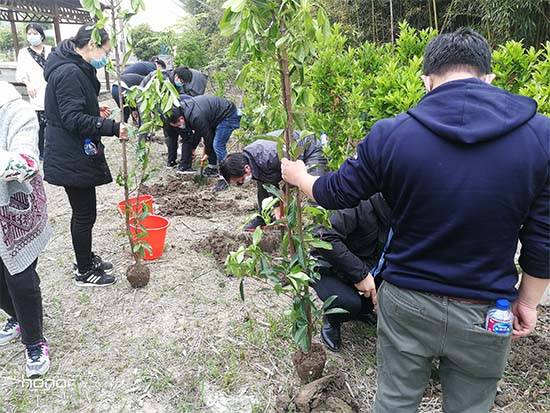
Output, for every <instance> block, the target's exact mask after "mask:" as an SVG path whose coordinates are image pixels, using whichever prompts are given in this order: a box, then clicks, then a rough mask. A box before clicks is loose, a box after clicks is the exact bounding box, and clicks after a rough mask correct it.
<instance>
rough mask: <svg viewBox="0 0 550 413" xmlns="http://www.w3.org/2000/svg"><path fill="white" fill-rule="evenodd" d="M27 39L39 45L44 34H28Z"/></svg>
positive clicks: (31, 43) (30, 42)
mask: <svg viewBox="0 0 550 413" xmlns="http://www.w3.org/2000/svg"><path fill="white" fill-rule="evenodd" d="M27 41H28V42H29V44H30V45H31V46H38V45H39V44H40V43H42V36H41V35H40V34H28V35H27Z"/></svg>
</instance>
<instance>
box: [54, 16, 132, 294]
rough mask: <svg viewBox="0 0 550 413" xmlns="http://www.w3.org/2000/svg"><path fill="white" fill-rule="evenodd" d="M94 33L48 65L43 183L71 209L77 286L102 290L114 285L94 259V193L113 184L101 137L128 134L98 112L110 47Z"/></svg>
mask: <svg viewBox="0 0 550 413" xmlns="http://www.w3.org/2000/svg"><path fill="white" fill-rule="evenodd" d="M92 31H93V26H82V27H81V28H80V30H79V31H78V33H77V35H76V36H75V37H73V38H71V39H68V40H65V41H63V42H61V43H60V44H59V46H58V47H57V48H56V50H55V51H53V52H52V53H51V54H50V56H49V57H48V61H47V63H46V68H45V72H44V76H45V78H46V80H47V81H48V86H47V88H46V100H45V109H46V117H47V119H48V126H47V127H46V145H45V152H44V178H45V180H46V181H47V182H49V183H50V184H52V185H57V186H63V187H64V188H65V191H66V193H67V196H68V198H69V203H70V204H71V208H72V218H71V235H72V240H73V247H74V251H75V255H76V263H77V264H76V265H75V268H74V271H75V278H76V282H77V285H80V286H105V285H109V284H113V283H114V282H115V278H114V277H113V276H112V275H110V272H112V269H113V267H112V265H111V264H109V263H107V262H103V261H102V260H101V259H100V258H99V257H98V256H96V255H94V254H93V253H92V229H93V226H94V223H95V219H96V190H95V187H96V186H99V185H104V184H108V183H110V182H112V180H113V179H112V177H111V173H110V171H109V166H108V165H107V161H106V160H105V153H104V146H103V144H102V143H101V136H115V135H116V136H120V138H121V139H127V132H126V129H125V128H121V125H120V124H119V123H118V122H115V121H113V120H111V119H107V116H108V114H109V110H108V108H100V107H99V103H98V95H99V90H100V83H99V81H98V79H97V75H96V70H97V69H99V68H101V67H104V66H105V65H106V63H107V62H108V60H109V57H108V56H109V53H110V48H111V46H110V42H109V35H108V34H107V32H106V31H105V30H100V37H101V44H100V45H98V44H96V43H95V42H94V41H92V40H91V37H92ZM87 139H90V140H91V142H92V143H93V144H94V145H95V148H96V149H95V151H94V150H93V147H92V148H91V149H92V150H91V151H90V150H88V154H87V153H86V152H85V150H84V144H85V141H86V140H87ZM93 152H95V154H94V153H93Z"/></svg>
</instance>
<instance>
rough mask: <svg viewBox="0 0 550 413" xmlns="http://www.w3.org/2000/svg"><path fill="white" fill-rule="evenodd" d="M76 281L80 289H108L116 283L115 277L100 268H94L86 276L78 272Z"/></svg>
mask: <svg viewBox="0 0 550 413" xmlns="http://www.w3.org/2000/svg"><path fill="white" fill-rule="evenodd" d="M74 279H75V283H76V285H77V286H78V287H107V286H108V285H112V284H114V283H115V282H116V278H115V277H113V276H112V275H111V274H106V273H105V271H103V270H102V269H101V268H99V267H94V268H92V269H91V270H90V271H88V272H87V273H85V274H81V273H80V272H78V273H77V274H76V275H75V277H74Z"/></svg>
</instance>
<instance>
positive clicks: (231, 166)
mask: <svg viewBox="0 0 550 413" xmlns="http://www.w3.org/2000/svg"><path fill="white" fill-rule="evenodd" d="M246 165H248V159H246V156H244V154H243V153H242V152H237V153H230V154H229V155H227V157H226V158H225V159H224V160H223V161H221V162H220V174H221V176H223V179H225V181H226V182H230V181H231V178H240V177H241V176H243V175H244V174H245V170H244V167H245V166H246Z"/></svg>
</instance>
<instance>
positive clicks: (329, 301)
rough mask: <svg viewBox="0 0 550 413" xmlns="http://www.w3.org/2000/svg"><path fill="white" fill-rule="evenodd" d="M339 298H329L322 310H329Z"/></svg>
mask: <svg viewBox="0 0 550 413" xmlns="http://www.w3.org/2000/svg"><path fill="white" fill-rule="evenodd" d="M337 298H338V296H337V295H331V296H330V297H329V298H327V299H326V300H325V302H324V303H323V306H322V307H321V309H322V310H323V311H324V310H326V309H328V308H329V307H330V306H331V305H332V303H333V302H334V300H336V299H337Z"/></svg>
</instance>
